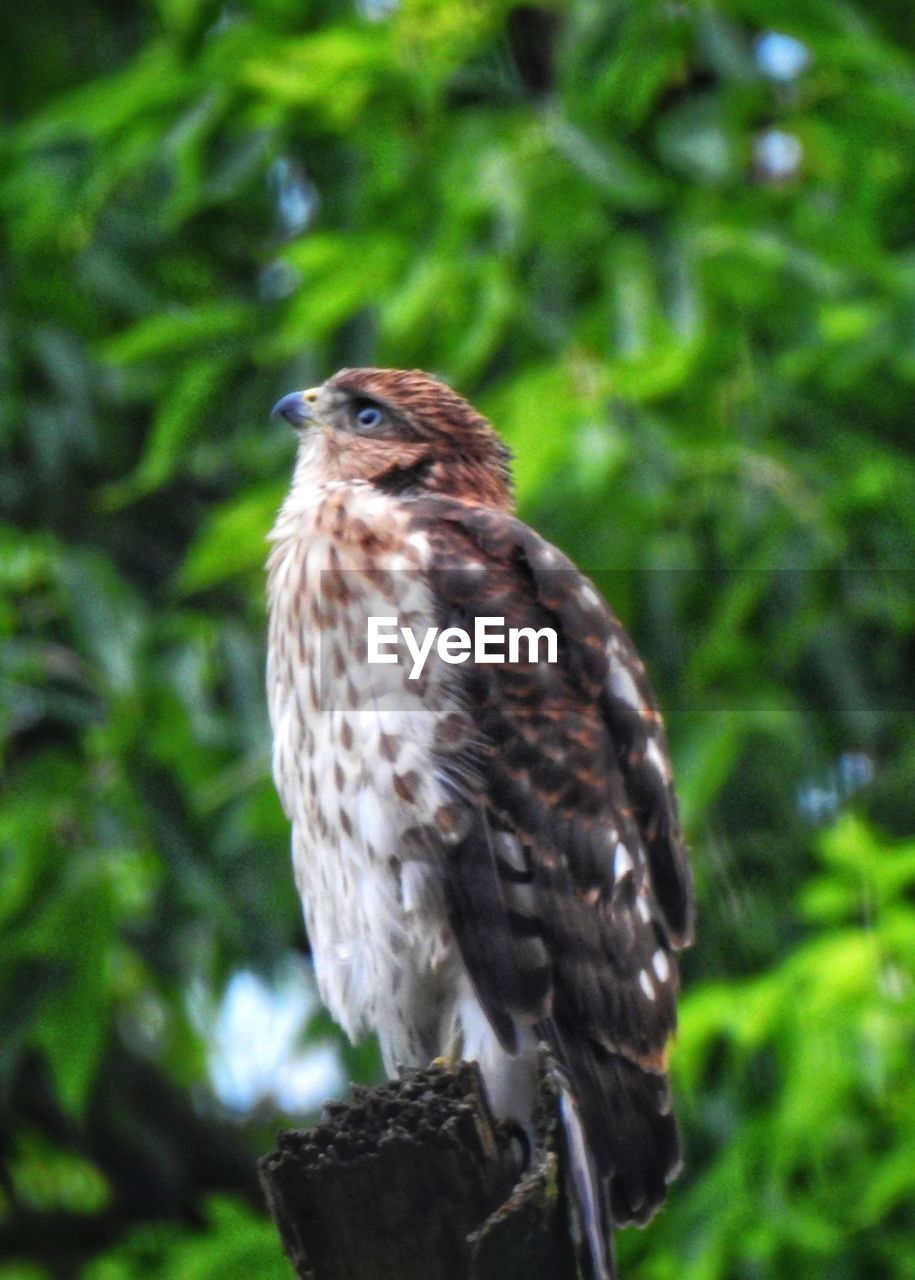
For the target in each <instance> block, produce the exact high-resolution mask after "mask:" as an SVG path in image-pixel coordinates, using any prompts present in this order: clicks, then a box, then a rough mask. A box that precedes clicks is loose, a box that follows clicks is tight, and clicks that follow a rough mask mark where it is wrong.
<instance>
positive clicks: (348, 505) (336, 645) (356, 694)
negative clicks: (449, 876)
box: [268, 486, 455, 1035]
mask: <svg viewBox="0 0 915 1280" xmlns="http://www.w3.org/2000/svg"><path fill="white" fill-rule="evenodd" d="M367 489H368V486H366V487H365V489H363V487H361V486H347V487H346V488H343V487H341V488H339V489H332V490H330V491H328V492H326V493H324V494H323V495H321V496H320V497H319V500H317V501H315V502H314V503H313V504H311V505H304V504H300V505H299V507H298V509H297V510H294V511H292V512H290V511H285V510H284V512H282V513H281V515H280V518H279V520H278V522H277V529H276V530H275V531H274V542H275V545H274V549H273V552H272V554H271V557H270V563H269V585H268V600H269V612H270V629H269V657H268V702H269V711H270V719H271V724H272V727H273V734H274V747H273V772H274V777H275V780H276V784H277V788H278V790H279V793H280V796H281V799H282V802H283V806H284V808H285V811H286V813H287V816H288V817H289V818H290V820H291V822H292V826H293V861H294V867H295V874H296V882H297V885H298V888H299V892H300V894H301V896H302V900H303V904H304V909H305V918H306V924H307V928H308V933H309V939H310V942H311V946H312V951H313V954H314V957H315V966H316V972H317V975H318V981H319V987H320V990H321V994H322V997H323V999H324V1000H325V1002H326V1003H327V1004H328V1006H329V1007H330V1009H331V1012H332V1013H333V1014H334V1016H335V1017H336V1018H337V1019H338V1021H340V1022H341V1024H342V1025H343V1026H344V1027H345V1028H346V1030H347V1031H349V1032H350V1034H352V1035H356V1034H358V1032H359V1030H360V1028H361V1027H363V1026H368V1027H371V1028H373V1029H376V1030H381V1031H382V1033H383V1028H382V1027H380V1026H379V1023H380V1022H382V1021H383V1020H384V1018H385V1016H387V1017H389V1018H390V1017H393V1016H394V1015H393V1014H390V1013H389V1014H388V1015H385V1013H384V1011H383V1010H382V1008H381V1005H382V1004H384V1003H385V1001H388V1002H390V1000H391V999H394V1000H396V999H397V993H398V992H403V993H404V999H407V998H412V997H409V996H408V993H409V991H410V988H411V986H415V983H416V982H417V981H418V980H420V979H421V978H422V975H423V974H425V975H427V976H429V978H430V980H432V976H433V975H434V974H435V972H436V971H437V970H438V969H440V968H441V966H442V965H444V964H446V963H447V962H448V960H449V957H450V955H451V952H452V950H453V944H452V939H451V932H450V928H449V927H448V925H447V922H446V917H445V911H444V903H443V900H442V894H441V876H440V874H439V873H438V866H437V861H436V859H437V856H438V854H437V851H436V849H435V847H434V845H433V844H432V843H431V842H429V841H428V840H427V839H425V838H424V836H423V832H425V831H434V829H435V828H434V823H435V821H436V815H437V814H440V812H441V811H442V809H443V807H444V806H446V804H447V801H448V798H449V797H448V794H447V781H446V779H445V778H444V777H443V776H442V775H441V774H440V772H439V771H438V770H437V769H436V767H435V762H434V753H433V745H434V742H435V737H436V730H437V728H438V726H439V725H440V723H441V719H442V717H443V716H447V715H449V714H451V713H452V712H453V711H454V710H455V708H454V707H453V706H452V696H451V693H450V690H449V688H448V685H447V678H446V673H443V671H442V670H441V668H440V667H437V666H434V665H430V666H429V667H428V668H427V669H426V672H425V673H424V675H425V678H423V679H415V680H411V679H410V667H411V664H409V663H408V662H406V661H405V662H398V663H390V662H383V661H381V662H373V661H370V658H371V656H372V655H371V653H370V647H371V635H370V626H371V623H370V620H371V619H373V618H381V619H387V620H390V619H392V618H393V619H396V620H397V626H398V627H400V626H409V627H411V628H412V630H413V632H414V634H422V633H423V632H424V630H425V629H426V628H427V627H429V626H432V625H433V624H434V620H433V614H434V604H433V601H432V598H431V594H430V591H429V588H428V585H427V583H426V579H425V576H424V569H425V556H426V555H427V548H426V547H425V545H424V542H423V539H422V538H416V537H413V536H412V535H411V531H410V524H409V519H408V515H407V513H406V512H405V511H404V510H403V507H402V504H400V503H399V502H397V501H396V500H395V499H389V498H387V497H386V496H385V495H383V494H376V493H374V492H371V491H366V490H367ZM385 626H386V629H387V631H388V632H390V629H391V627H390V623H389V622H388V623H386V624H385ZM388 649H390V646H387V649H385V648H384V647H383V646H382V647H380V648H379V652H386V651H387V650H388Z"/></svg>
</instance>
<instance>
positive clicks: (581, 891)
mask: <svg viewBox="0 0 915 1280" xmlns="http://www.w3.org/2000/svg"><path fill="white" fill-rule="evenodd" d="M411 510H412V525H413V528H414V529H415V530H416V531H417V532H418V533H421V534H423V535H424V536H425V537H426V538H427V539H428V541H429V545H430V558H429V563H430V568H429V583H430V586H431V589H432V593H433V597H434V599H435V601H436V608H437V614H438V618H437V620H438V621H439V623H440V625H442V626H443V627H445V626H460V627H462V628H464V629H466V630H468V631H470V632H473V629H474V624H475V621H476V619H478V618H483V617H490V618H492V617H501V618H504V619H505V625H506V626H511V627H530V628H533V629H534V630H535V631H539V630H540V629H541V628H552V629H553V630H554V631H555V632H556V635H557V640H558V651H557V654H556V658H557V660H556V662H554V663H549V662H545V661H540V662H538V663H530V662H520V663H506V664H504V665H502V664H482V663H479V662H475V661H473V659H472V658H471V660H469V661H468V662H466V663H465V664H464V665H455V666H454V667H453V668H452V670H453V672H454V681H455V687H456V689H457V690H458V693H459V698H460V701H461V703H462V704H463V707H464V710H465V714H466V717H467V720H468V723H469V724H470V725H471V726H472V732H471V733H470V735H469V737H468V739H467V740H466V741H464V742H463V743H461V742H460V741H458V746H457V748H456V749H455V750H454V751H449V750H448V749H443V750H442V751H441V753H440V755H439V757H438V760H437V766H438V768H439V771H440V774H441V776H442V777H444V778H445V779H446V780H447V781H448V783H449V785H450V786H451V788H452V791H453V794H454V796H455V800H456V803H457V804H458V805H463V807H464V813H465V821H464V823H463V824H462V826H461V827H460V838H459V839H458V840H457V841H456V843H454V844H453V846H452V847H451V849H450V851H449V853H448V855H447V859H446V893H447V898H448V902H449V909H450V914H451V919H452V924H453V927H454V930H455V933H456V936H457V939H458V944H459V946H460V949H461V953H462V956H463V959H464V962H465V964H466V966H467V969H468V971H469V973H470V976H471V979H472V980H473V982H474V984H475V987H476V990H477V994H478V996H479V998H480V1001H481V1003H482V1005H483V1007H484V1009H485V1010H486V1012H487V1014H488V1016H489V1018H490V1021H491V1023H492V1025H493V1027H494V1029H495V1030H496V1032H497V1034H498V1035H499V1037H500V1039H501V1040H502V1042H503V1044H504V1045H505V1046H506V1047H507V1048H509V1049H511V1048H513V1047H514V1036H515V1029H516V1027H517V1026H518V1025H519V1024H524V1023H526V1024H529V1025H533V1026H534V1027H535V1029H536V1031H537V1033H538V1034H539V1035H540V1037H541V1038H542V1039H544V1040H545V1041H546V1042H547V1044H548V1045H549V1047H550V1049H551V1051H552V1054H553V1057H554V1059H555V1062H556V1064H557V1068H558V1070H559V1072H560V1075H561V1078H562V1080H563V1083H564V1091H565V1104H566V1109H567V1111H568V1115H567V1117H566V1118H567V1127H568V1129H569V1147H570V1156H571V1159H572V1162H573V1164H574V1163H575V1147H576V1143H577V1144H578V1145H579V1146H582V1143H583V1145H584V1150H585V1152H586V1153H587V1158H588V1160H589V1161H590V1162H591V1164H592V1174H594V1175H595V1177H594V1180H595V1181H596V1185H597V1187H598V1188H599V1189H600V1190H599V1191H598V1192H597V1193H596V1194H597V1197H598V1199H599V1200H601V1202H602V1206H603V1209H602V1213H603V1219H602V1221H603V1225H604V1226H605V1227H608V1226H609V1225H611V1224H612V1223H623V1222H627V1221H639V1222H643V1221H646V1220H647V1219H648V1218H649V1217H650V1216H651V1214H652V1213H653V1212H654V1210H655V1209H656V1208H657V1207H658V1205H659V1204H660V1203H661V1201H662V1200H663V1198H664V1194H665V1188H666V1184H667V1182H668V1181H669V1180H670V1178H671V1177H672V1176H673V1175H674V1173H675V1172H676V1169H677V1167H678V1164H679V1151H678V1141H677V1134H676V1128H675V1125H674V1121H673V1117H672V1115H671V1109H670V1101H669V1093H668V1083H667V1075H666V1065H665V1045H666V1042H667V1040H668V1037H669V1035H670V1033H671V1032H672V1031H673V1029H674V1026H675V1022H676V1010H675V999H676V991H677V967H676V962H675V959H674V956H673V952H674V951H675V950H676V949H678V948H679V947H682V946H684V945H685V944H686V943H687V942H688V941H689V940H690V936H691V931H692V925H693V899H692V887H691V878H690V871H689V866H688V863H687V857H686V848H685V844H684V841H683V836H682V833H681V829H680V824H679V819H678V816H677V805H676V799H675V796H674V791H673V786H672V781H671V771H670V765H669V761H668V754H667V746H666V742H665V736H664V730H663V726H662V723H661V718H660V715H659V713H658V709H657V704H656V701H655V698H654V695H653V693H652V691H651V688H650V686H649V683H648V680H647V677H646V675H645V672H644V668H643V666H642V663H641V662H640V660H639V658H638V655H637V654H636V652H635V649H634V647H633V645H632V642H631V640H630V639H629V637H628V635H627V634H626V632H625V631H624V629H623V627H622V626H621V624H620V623H619V622H618V621H617V620H616V618H614V616H613V615H612V614H611V612H610V611H609V609H608V608H607V606H606V605H605V604H604V602H603V601H602V599H601V598H600V596H599V595H598V593H597V591H596V590H595V588H594V587H593V586H592V585H591V584H590V583H589V582H588V580H587V579H586V578H585V577H584V576H583V575H582V574H581V573H579V571H578V570H577V569H576V568H575V567H574V565H572V563H571V562H570V561H569V560H568V559H567V558H566V557H565V556H563V555H562V554H561V553H560V552H559V551H557V550H556V549H555V548H553V547H551V546H549V544H547V543H546V542H545V541H544V540H543V539H541V538H540V537H539V536H538V535H537V534H535V533H534V532H533V531H532V530H531V529H529V528H528V527H527V526H526V525H524V524H522V523H521V522H520V521H518V520H516V519H514V518H513V517H511V516H509V515H506V514H504V513H501V512H498V511H494V510H492V509H489V508H482V507H476V506H473V505H470V504H467V503H463V502H459V501H455V500H449V499H442V498H435V497H420V498H416V499H415V500H414V501H413V502H412V503H411ZM522 652H523V653H525V652H526V649H524V650H522ZM545 652H546V650H545V645H543V644H542V645H541V657H543V656H544V655H545ZM458 739H459V735H458ZM576 1130H577V1136H576ZM604 1197H606V1198H604Z"/></svg>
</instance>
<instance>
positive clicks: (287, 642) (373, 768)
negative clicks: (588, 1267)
mask: <svg viewBox="0 0 915 1280" xmlns="http://www.w3.org/2000/svg"><path fill="white" fill-rule="evenodd" d="M275 412H276V413H278V414H279V415H281V416H282V417H284V418H285V419H287V420H288V421H289V422H290V423H291V424H292V425H293V426H295V427H296V428H297V429H299V431H300V433H301V434H300V441H299V446H298V455H297V460H296V464H295V474H294V478H293V482H292V488H291V490H290V493H289V495H288V497H287V498H286V500H285V502H284V503H283V506H282V508H281V510H280V513H279V516H278V518H277V521H276V525H275V527H274V529H273V531H272V533H271V539H272V541H273V544H274V546H273V550H272V554H271V556H270V561H269V586H268V595H269V609H270V630H269V656H268V677H267V678H268V696H269V709H270V719H271V724H272V727H273V734H274V752H273V772H274V777H275V779H276V785H277V788H278V790H279V793H280V797H281V799H282V802H283V806H284V809H285V812H286V814H287V816H288V818H289V820H290V822H291V823H292V849H293V863H294V868H295V876H296V883H297V885H298V889H299V892H300V894H301V896H302V901H303V904H304V910H305V920H306V926H307V929H308V936H309V939H310V943H311V947H312V951H313V955H314V965H315V971H316V975H317V982H318V987H319V990H320V993H321V996H322V999H323V1000H324V1001H325V1003H326V1004H327V1006H328V1008H329V1009H330V1012H331V1013H332V1014H333V1016H334V1018H335V1019H336V1020H337V1021H338V1022H339V1023H340V1025H341V1026H342V1027H343V1028H344V1029H345V1031H346V1032H347V1033H348V1034H349V1035H350V1036H351V1037H353V1038H356V1037H358V1036H359V1035H361V1034H363V1033H365V1032H375V1033H377V1035H378V1038H379V1040H380V1043H381V1049H382V1054H383V1057H384V1062H385V1066H386V1069H387V1070H388V1071H389V1072H391V1073H393V1072H394V1071H395V1069H396V1067H397V1066H398V1065H399V1064H403V1065H427V1064H428V1062H429V1061H430V1060H431V1059H433V1058H435V1057H437V1056H442V1055H444V1056H448V1057H451V1058H454V1059H456V1058H465V1059H470V1060H476V1061H477V1062H478V1063H479V1064H480V1069H481V1071H482V1074H483V1078H484V1081H485V1084H486V1087H487V1091H488V1094H489V1097H490V1100H491V1102H492V1105H493V1108H494V1110H495V1111H496V1113H497V1114H500V1115H503V1116H510V1117H513V1118H515V1119H517V1120H518V1121H520V1122H521V1123H522V1124H528V1123H529V1121H530V1108H531V1104H532V1093H533V1085H532V1076H533V1064H534V1060H535V1055H536V1049H537V1046H538V1044H539V1043H545V1044H546V1045H547V1046H548V1047H549V1050H550V1053H551V1055H552V1060H553V1062H554V1063H555V1069H556V1073H557V1077H558V1080H559V1083H560V1088H561V1097H562V1106H563V1121H564V1126H565V1129H566V1134H567V1147H568V1153H569V1159H570V1163H571V1166H572V1174H573V1183H574V1189H575V1197H576V1201H577V1206H578V1213H579V1218H580V1223H581V1228H582V1232H583V1235H584V1236H585V1238H586V1240H587V1242H588V1247H589V1252H590V1254H591V1258H592V1261H593V1264H594V1267H595V1270H596V1272H597V1274H598V1275H602V1276H605V1277H606V1276H610V1275H612V1274H613V1261H612V1239H611V1233H612V1228H613V1227H614V1226H616V1225H619V1224H623V1223H627V1222H645V1221H647V1219H648V1218H649V1217H650V1216H651V1215H652V1213H653V1212H654V1211H655V1210H656V1209H657V1208H658V1206H659V1205H660V1204H661V1202H662V1200H663V1198H664V1195H665V1189H666V1185H667V1183H668V1182H669V1181H670V1179H671V1178H672V1177H673V1176H674V1175H675V1173H676V1172H677V1169H678V1166H679V1162H680V1155H679V1145H678V1138H677V1131H676V1126H675V1122H674V1118H673V1115H672V1112H671V1102H670V1091H669V1085H668V1078H667V1074H666V1059H665V1049H666V1044H667V1041H668V1038H669V1036H670V1034H671V1032H672V1031H673V1029H674V1026H675V1020H676V1009H675V1001H676V993H677V966H676V962H675V959H674V952H675V951H676V950H677V949H678V948H680V947H682V946H684V945H685V944H686V943H688V942H689V940H690V935H691V931H692V924H693V901H692V888H691V879H690V872H689V867H688V864H687V858H686V850H685V846H684V842H683V837H682V834H681V830H680V824H679V820H678V817H677V805H676V800H675V796H674V791H673V786H672V782H671V770H670V764H669V761H668V754H667V747H666V743H665V736H664V730H663V726H662V722H661V717H660V715H659V712H658V709H657V704H656V701H655V698H654V695H653V693H652V690H651V688H650V686H649V683H648V680H647V678H646V676H645V671H644V668H643V666H642V663H641V662H640V661H639V658H638V656H637V654H636V652H635V649H634V648H633V645H632V642H631V641H630V639H629V637H628V636H627V634H626V632H625V631H624V630H623V628H622V626H621V625H620V623H619V622H618V621H617V620H616V619H615V618H614V616H613V614H612V613H611V612H610V611H609V610H608V608H607V606H606V605H605V604H604V602H603V601H602V599H601V598H600V596H599V595H598V593H597V591H596V590H595V589H594V587H593V586H592V585H591V583H589V582H588V581H587V579H586V578H585V577H583V576H582V575H581V574H580V573H579V572H578V570H577V569H576V568H575V567H574V565H573V564H572V563H571V562H570V561H569V560H568V559H566V557H565V556H563V555H562V554H561V552H559V551H558V550H556V548H554V547H552V546H550V545H549V544H548V543H546V542H544V540H543V539H542V538H540V537H539V536H538V535H537V534H536V533H534V532H533V531H532V530H531V529H529V528H528V527H527V526H526V525H524V524H522V523H521V522H520V521H519V520H517V519H516V518H515V517H514V516H513V515H512V495H511V482H510V476H509V453H508V450H507V449H506V447H505V446H504V445H503V444H502V443H501V441H500V440H499V439H498V437H497V436H496V434H495V433H494V431H493V430H492V428H491V427H490V425H489V423H488V422H487V421H486V419H485V418H483V417H481V416H480V414H478V413H477V412H476V411H475V410H474V409H473V408H472V407H471V405H470V404H468V403H467V401H465V400H463V399H462V398H461V397H460V396H458V395H457V394H455V392H453V391H452V390H450V389H449V388H448V387H447V386H445V385H443V384H442V383H440V382H438V381H436V380H435V379H433V378H431V377H429V376H428V375H426V374H423V373H419V372H415V371H411V372H407V371H400V370H394V369H344V370H342V371H341V372H340V373H338V374H336V375H335V376H334V377H333V378H331V379H330V380H329V381H328V382H326V383H324V385H323V386H321V387H318V388H316V389H314V390H310V391H302V392H295V393H293V394H291V395H288V396H285V397H284V398H283V399H282V400H281V401H280V402H279V404H278V405H277V406H276V409H275ZM371 617H374V618H382V619H386V620H387V621H386V622H385V625H386V626H387V627H389V628H390V626H391V621H392V620H393V619H396V623H397V626H398V627H400V626H403V627H409V628H411V629H412V634H413V635H414V637H417V638H420V639H421V638H422V635H423V633H424V632H427V631H428V629H429V628H439V632H438V633H437V634H438V635H441V631H442V630H444V629H450V628H461V629H463V630H464V631H466V632H468V633H470V634H472V633H473V631H474V627H475V624H476V621H477V620H478V619H482V618H489V619H492V618H503V619H504V620H505V623H506V626H513V627H519V628H522V627H523V628H531V629H533V631H534V632H540V631H542V630H543V629H552V630H553V631H554V632H555V635H556V637H557V653H556V655H555V656H556V661H553V662H550V661H545V660H543V658H544V654H543V650H542V648H541V649H540V651H539V652H536V653H535V652H533V651H532V649H531V648H530V647H528V649H527V650H526V651H525V650H524V649H523V648H520V647H519V652H517V653H516V654H515V655H514V656H515V658H516V660H515V661H513V662H512V661H508V662H504V663H501V664H500V663H498V662H487V661H478V660H476V658H475V656H474V654H473V653H471V654H469V655H468V654H467V653H466V652H464V654H463V658H461V657H459V656H457V655H458V654H459V653H460V652H461V650H460V647H459V646H456V647H454V648H452V649H451V650H450V653H451V655H452V656H451V657H450V658H449V657H447V656H446V657H442V656H441V650H440V649H438V648H433V649H432V650H430V652H429V654H428V660H427V661H426V662H425V664H424V665H423V667H422V671H421V674H419V675H417V673H416V666H415V664H414V662H413V660H412V658H411V657H410V656H409V655H408V654H406V653H402V654H401V656H402V661H398V662H396V663H395V665H391V663H390V661H388V662H384V663H383V664H382V663H381V662H380V661H379V662H376V663H374V664H373V663H370V662H369V661H368V660H367V659H368V657H369V655H370V649H369V647H368V635H367V631H368V625H369V624H368V619H369V618H371ZM388 634H389V635H390V634H391V632H390V631H389V632H388ZM394 634H396V633H394ZM456 634H457V633H456V632H449V635H451V636H452V637H453V636H454V635H456ZM402 648H403V646H401V649H402ZM386 652H387V650H386ZM490 652H491V647H490ZM445 653H446V655H447V654H448V653H449V650H448V649H447V648H445ZM376 656H377V653H376ZM537 658H539V659H540V660H539V661H538V660H536V659H537Z"/></svg>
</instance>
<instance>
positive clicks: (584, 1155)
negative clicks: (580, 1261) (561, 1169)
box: [559, 1085, 617, 1280]
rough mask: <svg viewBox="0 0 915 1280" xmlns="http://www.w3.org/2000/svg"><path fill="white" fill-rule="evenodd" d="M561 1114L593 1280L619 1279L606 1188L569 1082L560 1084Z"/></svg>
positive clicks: (577, 1212)
mask: <svg viewBox="0 0 915 1280" xmlns="http://www.w3.org/2000/svg"><path fill="white" fill-rule="evenodd" d="M559 1113H560V1116H561V1117H562V1127H563V1130H564V1132H565V1141H566V1154H567V1157H568V1161H567V1163H568V1167H569V1170H570V1174H571V1181H572V1191H573V1197H574V1203H575V1209H576V1220H577V1223H578V1230H579V1235H580V1237H581V1243H582V1246H583V1250H582V1251H583V1252H585V1253H586V1254H587V1258H588V1261H589V1262H590V1264H591V1272H592V1280H617V1276H616V1262H615V1259H614V1256H613V1223H612V1222H611V1221H610V1215H609V1212H608V1208H607V1204H606V1198H605V1195H604V1188H603V1186H602V1185H601V1179H600V1175H599V1174H598V1172H597V1169H596V1168H595V1165H594V1161H593V1160H592V1158H591V1153H590V1152H589V1150H588V1141H587V1138H586V1136H585V1130H584V1126H583V1125H582V1122H581V1116H580V1115H579V1114H578V1108H577V1107H576V1105H575V1100H574V1098H573V1097H572V1095H571V1093H570V1092H569V1089H568V1087H567V1086H566V1085H561V1086H560V1094H559Z"/></svg>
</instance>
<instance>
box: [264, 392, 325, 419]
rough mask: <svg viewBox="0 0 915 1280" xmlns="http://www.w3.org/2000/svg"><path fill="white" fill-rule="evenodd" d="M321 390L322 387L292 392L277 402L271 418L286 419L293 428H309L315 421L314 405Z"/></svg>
mask: <svg viewBox="0 0 915 1280" xmlns="http://www.w3.org/2000/svg"><path fill="white" fill-rule="evenodd" d="M320 390H321V388H320V387H312V388H311V389H310V390H309V391H291V392H290V393H289V395H288V396H283V398H282V400H277V402H276V404H275V405H274V406H273V409H272V410H271V412H270V416H271V417H272V418H285V419H286V421H287V422H288V423H289V425H290V426H291V427H305V426H307V425H308V424H309V423H311V422H314V421H315V412H314V403H315V401H316V400H317V398H318V393H319V392H320Z"/></svg>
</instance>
